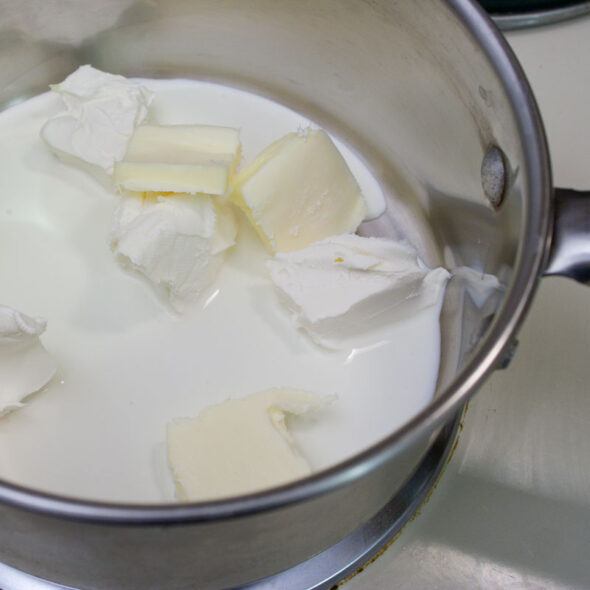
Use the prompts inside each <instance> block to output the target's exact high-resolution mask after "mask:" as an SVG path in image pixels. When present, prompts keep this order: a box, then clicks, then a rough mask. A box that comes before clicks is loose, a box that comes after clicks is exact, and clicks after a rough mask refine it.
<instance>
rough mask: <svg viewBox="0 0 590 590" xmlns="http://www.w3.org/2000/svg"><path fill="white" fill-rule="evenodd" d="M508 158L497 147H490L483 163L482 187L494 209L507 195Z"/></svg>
mask: <svg viewBox="0 0 590 590" xmlns="http://www.w3.org/2000/svg"><path fill="white" fill-rule="evenodd" d="M506 176H507V174H506V156H504V152H503V151H502V150H501V149H500V148H499V147H496V146H495V145H493V146H491V147H489V148H488V149H487V151H486V153H485V156H484V157H483V161H482V163H481V186H482V188H483V192H484V194H485V196H486V198H487V200H488V201H489V202H490V205H492V207H494V209H496V208H498V207H499V206H500V205H501V204H502V201H503V200H504V195H505V193H506Z"/></svg>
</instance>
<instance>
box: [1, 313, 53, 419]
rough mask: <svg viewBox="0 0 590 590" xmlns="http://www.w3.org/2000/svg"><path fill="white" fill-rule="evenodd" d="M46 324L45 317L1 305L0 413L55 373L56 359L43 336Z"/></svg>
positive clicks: (7, 409)
mask: <svg viewBox="0 0 590 590" xmlns="http://www.w3.org/2000/svg"><path fill="white" fill-rule="evenodd" d="M46 325H47V322H46V321H45V320H44V319H43V318H38V317H37V318H32V317H29V316H27V315H25V314H24V313H21V312H19V311H17V310H16V309H12V308H11V307H8V306H6V305H0V416H1V415H3V414H5V413H7V412H9V411H10V410H13V409H15V408H18V407H20V406H22V400H23V399H24V398H25V397H26V396H27V395H29V394H31V393H34V392H36V391H38V390H39V389H41V388H42V387H43V386H44V385H46V384H47V382H48V381H49V380H50V379H51V378H52V377H53V375H55V372H56V369H57V367H56V364H55V361H54V360H53V358H52V357H51V356H50V354H49V353H48V352H47V351H46V350H45V348H44V347H43V345H42V344H41V341H40V340H39V336H40V335H41V334H42V333H43V332H44V331H45V327H46Z"/></svg>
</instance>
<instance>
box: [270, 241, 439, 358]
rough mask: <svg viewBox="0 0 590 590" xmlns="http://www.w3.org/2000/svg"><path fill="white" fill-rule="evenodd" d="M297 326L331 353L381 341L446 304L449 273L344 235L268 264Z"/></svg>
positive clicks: (399, 248)
mask: <svg viewBox="0 0 590 590" xmlns="http://www.w3.org/2000/svg"><path fill="white" fill-rule="evenodd" d="M267 267H268V270H269V272H270V276H271V278H272V281H273V283H274V284H275V287H276V290H277V292H278V294H279V299H280V301H281V302H282V304H283V305H284V306H285V307H286V308H287V310H288V311H289V312H290V314H291V315H292V318H293V320H294V323H295V325H296V326H297V327H301V328H303V329H304V330H305V331H307V333H308V334H309V335H310V336H311V338H312V339H313V340H314V341H315V342H316V343H318V344H320V345H322V346H325V347H327V348H331V349H341V348H351V347H357V346H366V345H368V344H371V343H374V342H375V341H378V340H380V338H381V337H382V334H383V330H384V329H386V328H387V324H388V323H390V322H393V321H399V320H403V319H404V318H405V317H407V316H408V315H409V314H412V313H415V312H416V311H417V310H419V309H422V308H424V307H426V306H429V305H433V304H434V303H436V302H438V301H439V300H440V297H439V296H440V291H441V289H442V288H444V286H445V284H446V281H447V279H448V278H449V276H450V275H449V273H448V272H447V271H446V270H445V269H443V268H437V269H435V270H430V269H428V268H427V267H426V266H425V265H424V264H423V263H422V262H421V260H420V259H419V258H418V255H417V253H416V250H415V249H414V248H413V247H412V246H410V245H409V244H407V243H405V242H396V241H393V240H389V239H385V238H371V237H361V236H357V235H354V234H342V235H339V236H332V237H330V238H327V239H325V240H321V241H319V242H316V243H314V244H312V245H311V246H308V247H307V248H304V249H302V250H297V251H295V252H286V253H278V254H276V255H275V257H274V258H273V259H271V260H269V261H267Z"/></svg>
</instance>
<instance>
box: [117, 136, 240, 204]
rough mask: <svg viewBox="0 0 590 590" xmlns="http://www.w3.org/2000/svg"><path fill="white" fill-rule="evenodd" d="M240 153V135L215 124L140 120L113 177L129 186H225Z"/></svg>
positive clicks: (210, 189) (217, 191)
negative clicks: (163, 122) (149, 123)
mask: <svg viewBox="0 0 590 590" xmlns="http://www.w3.org/2000/svg"><path fill="white" fill-rule="evenodd" d="M239 153H240V134H239V131H238V130H237V129H233V128H231V127H218V126H213V125H170V126H158V125H142V126H140V127H138V128H137V129H136V131H135V133H134V134H133V137H132V138H131V140H130V141H129V145H128V146H127V152H126V154H125V157H124V158H123V160H122V161H121V162H119V163H117V164H116V166H115V175H114V181H115V185H116V186H118V187H119V188H124V189H126V190H130V191H158V192H168V191H169V192H176V193H190V194H195V193H207V194H211V195H223V194H225V192H226V191H227V188H228V183H229V182H230V180H231V178H232V174H233V171H234V168H235V166H236V163H237V159H238V156H239Z"/></svg>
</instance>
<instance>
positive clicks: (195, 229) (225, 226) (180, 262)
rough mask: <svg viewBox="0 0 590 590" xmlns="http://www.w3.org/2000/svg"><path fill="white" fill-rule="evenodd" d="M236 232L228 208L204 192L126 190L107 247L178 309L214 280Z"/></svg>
mask: <svg viewBox="0 0 590 590" xmlns="http://www.w3.org/2000/svg"><path fill="white" fill-rule="evenodd" d="M236 231H237V226H236V222H235V218H234V215H233V212H232V211H231V209H230V207H229V206H227V205H225V204H223V203H221V202H219V201H218V199H212V198H211V197H209V196H207V195H188V194H184V195H183V194H180V195H172V196H161V195H159V194H157V193H147V194H144V193H129V194H127V195H125V196H123V197H122V199H121V202H120V204H119V206H118V207H117V209H116V211H115V214H114V218H113V225H112V230H111V247H112V249H113V251H114V253H115V255H116V257H117V259H118V260H119V262H120V263H121V264H122V265H123V266H124V267H127V268H130V269H131V270H134V271H136V272H139V273H141V274H143V275H145V277H147V278H148V279H149V280H150V281H151V282H152V283H153V284H154V285H155V286H156V288H157V289H158V290H159V291H160V292H161V293H162V294H163V295H164V297H166V298H168V299H169V301H170V303H171V304H172V306H173V307H174V308H175V309H176V310H178V311H182V310H183V308H184V307H185V305H186V304H187V303H189V302H191V301H194V300H196V299H197V298H198V297H199V296H200V295H201V294H203V293H204V292H205V291H206V290H207V288H208V287H209V286H210V285H211V284H212V283H213V281H214V280H215V277H216V276H217V273H218V271H219V268H220V267H221V264H222V262H223V257H224V251H225V250H227V249H228V248H230V247H231V246H232V245H233V244H234V242H235V237H236Z"/></svg>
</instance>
